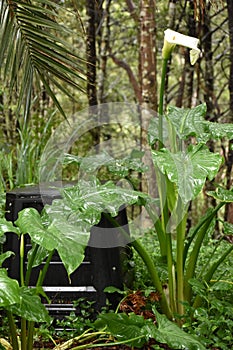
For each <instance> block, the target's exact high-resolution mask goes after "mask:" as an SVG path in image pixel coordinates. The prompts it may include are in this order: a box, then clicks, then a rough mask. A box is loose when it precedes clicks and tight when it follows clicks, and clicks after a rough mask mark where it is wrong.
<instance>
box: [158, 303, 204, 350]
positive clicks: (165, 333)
mask: <svg viewBox="0 0 233 350" xmlns="http://www.w3.org/2000/svg"><path fill="white" fill-rule="evenodd" d="M153 311H154V313H155V316H156V321H157V328H155V329H154V337H155V339H156V340H157V341H158V342H160V343H165V344H167V345H168V346H170V347H171V348H172V349H187V350H205V349H206V348H205V346H203V345H202V344H201V343H200V342H199V340H198V338H196V337H194V336H192V335H190V334H187V333H185V332H184V331H183V330H182V329H180V328H179V327H178V326H177V325H176V324H175V323H174V322H171V321H169V320H168V319H167V317H166V316H164V315H161V314H159V313H158V312H157V311H156V309H155V308H153Z"/></svg>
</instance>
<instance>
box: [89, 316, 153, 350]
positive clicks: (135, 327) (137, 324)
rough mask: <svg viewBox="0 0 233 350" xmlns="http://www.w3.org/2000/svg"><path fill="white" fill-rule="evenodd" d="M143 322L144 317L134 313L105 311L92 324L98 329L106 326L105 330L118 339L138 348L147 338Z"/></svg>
mask: <svg viewBox="0 0 233 350" xmlns="http://www.w3.org/2000/svg"><path fill="white" fill-rule="evenodd" d="M145 324H146V322H145V320H144V318H143V317H142V316H139V315H135V314H134V313H132V314H129V315H127V314H125V313H119V314H115V313H107V314H100V315H99V317H98V319H97V321H95V324H94V325H95V327H96V328H98V329H101V328H105V327H107V331H109V332H110V333H111V334H112V335H113V336H114V337H115V338H116V339H117V340H118V341H122V342H123V343H124V341H127V344H128V345H130V346H132V347H137V348H140V347H142V346H143V344H145V342H146V341H147V340H149V334H148V335H146V334H145ZM130 339H131V341H130ZM129 341H130V342H129Z"/></svg>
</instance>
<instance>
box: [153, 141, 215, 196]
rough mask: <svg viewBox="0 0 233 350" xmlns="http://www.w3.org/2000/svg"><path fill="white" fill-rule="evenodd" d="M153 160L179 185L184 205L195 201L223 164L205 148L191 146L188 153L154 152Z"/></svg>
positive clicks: (164, 150) (165, 150) (163, 150)
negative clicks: (207, 181) (206, 182)
mask: <svg viewBox="0 0 233 350" xmlns="http://www.w3.org/2000/svg"><path fill="white" fill-rule="evenodd" d="M152 159H153V162H154V163H155V164H156V166H158V167H159V169H160V170H161V172H162V173H163V174H166V175H167V177H168V179H169V180H170V181H171V182H173V183H175V184H176V185H177V189H178V193H179V195H180V197H181V199H182V200H183V202H184V203H187V202H188V201H190V200H192V199H194V198H195V197H196V196H197V195H198V194H199V193H200V191H201V190H202V188H203V186H204V184H205V181H206V179H207V178H208V179H209V180H212V179H213V178H214V176H215V175H216V174H217V172H218V169H219V167H220V165H221V163H222V158H221V156H220V155H219V154H216V153H212V152H210V151H209V150H208V148H207V147H205V146H200V145H197V146H190V147H189V148H188V150H187V152H178V153H171V152H170V151H169V150H167V149H162V150H160V151H152Z"/></svg>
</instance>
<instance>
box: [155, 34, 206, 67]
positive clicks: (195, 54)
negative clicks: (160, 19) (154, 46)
mask: <svg viewBox="0 0 233 350" xmlns="http://www.w3.org/2000/svg"><path fill="white" fill-rule="evenodd" d="M198 43H199V39H197V38H194V37H192V36H188V35H184V34H181V33H178V32H175V31H174V30H171V29H167V30H165V32H164V45H163V50H162V56H163V58H166V59H167V58H169V57H170V55H171V52H172V50H173V49H174V47H175V46H176V45H180V46H185V47H188V48H189V49H191V51H190V62H191V64H192V65H193V64H195V63H196V61H197V59H198V58H199V55H200V52H201V50H200V49H199V48H198Z"/></svg>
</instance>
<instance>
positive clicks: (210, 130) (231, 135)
mask: <svg viewBox="0 0 233 350" xmlns="http://www.w3.org/2000/svg"><path fill="white" fill-rule="evenodd" d="M206 111H207V109H206V105H205V104H201V105H199V106H196V107H194V108H191V109H190V108H178V107H173V106H169V107H168V114H167V118H168V120H169V121H170V122H171V124H172V125H173V127H174V128H175V131H176V134H177V136H178V137H179V138H180V139H186V138H187V137H189V136H195V137H196V138H197V139H198V141H201V142H206V141H208V140H210V139H219V138H224V137H226V138H228V139H230V140H231V139H233V124H227V123H223V124H221V123H213V122H209V121H207V120H205V115H206Z"/></svg>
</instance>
